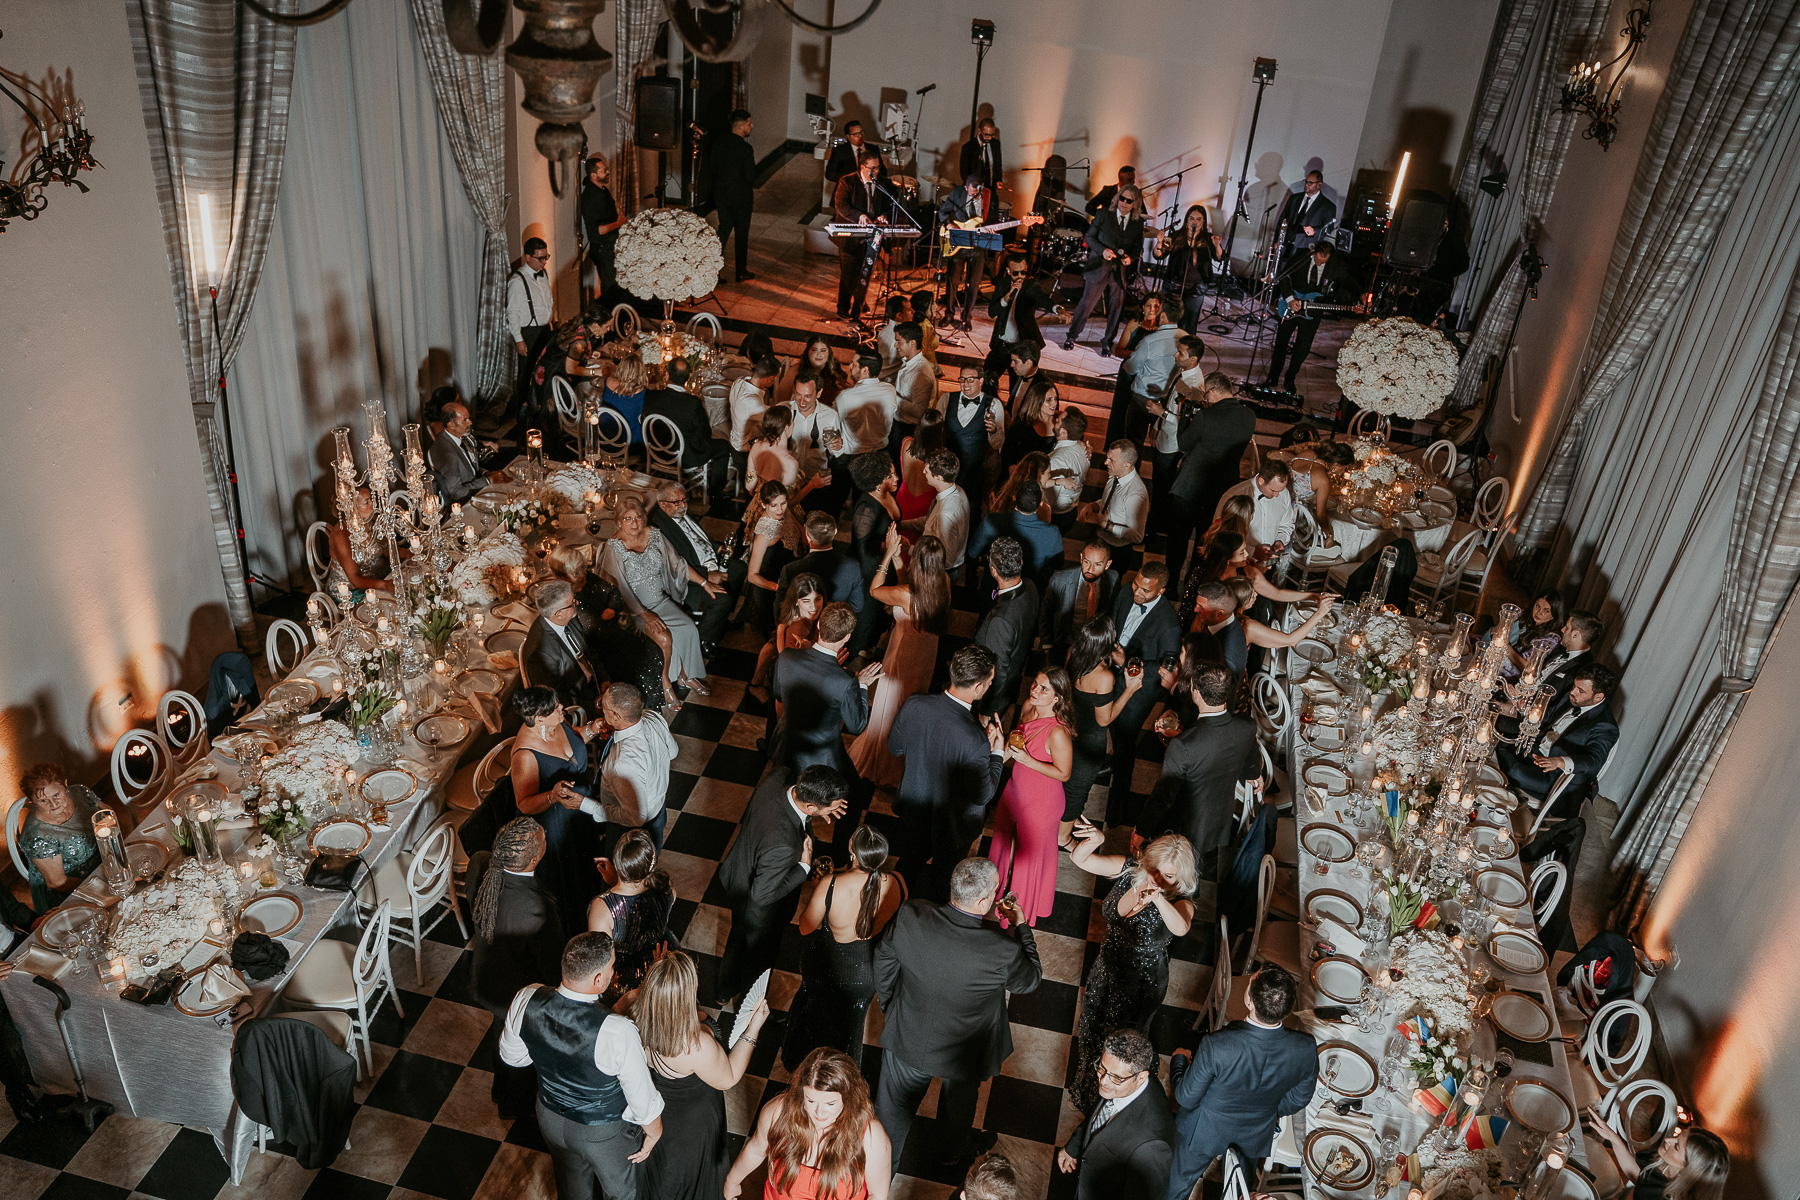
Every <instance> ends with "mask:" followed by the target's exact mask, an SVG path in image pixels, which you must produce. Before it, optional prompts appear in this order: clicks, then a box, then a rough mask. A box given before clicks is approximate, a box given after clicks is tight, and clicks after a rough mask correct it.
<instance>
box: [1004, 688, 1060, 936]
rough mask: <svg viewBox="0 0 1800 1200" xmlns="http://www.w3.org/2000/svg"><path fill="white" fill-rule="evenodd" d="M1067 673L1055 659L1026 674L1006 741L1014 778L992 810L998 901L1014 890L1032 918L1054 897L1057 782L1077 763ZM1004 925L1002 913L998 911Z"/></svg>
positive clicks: (1033, 921) (1025, 916) (1021, 910)
mask: <svg viewBox="0 0 1800 1200" xmlns="http://www.w3.org/2000/svg"><path fill="white" fill-rule="evenodd" d="M1071 690H1072V689H1071V685H1070V683H1069V673H1068V672H1067V671H1065V670H1063V669H1062V668H1061V667H1048V668H1046V669H1044V670H1042V671H1039V672H1038V674H1037V678H1036V679H1034V680H1032V682H1031V692H1030V694H1029V695H1028V696H1027V697H1026V700H1025V710H1024V712H1022V713H1020V714H1019V726H1018V728H1017V729H1015V730H1013V734H1012V737H1011V739H1009V741H1008V742H1007V746H1006V758H1007V761H1009V762H1011V763H1012V764H1013V772H1012V779H1011V780H1009V781H1008V782H1007V785H1006V790H1005V791H1004V792H1003V793H1001V796H1000V808H999V811H997V812H996V813H995V814H994V840H993V843H992V845H990V846H989V848H988V857H989V858H991V859H992V860H993V861H994V865H995V866H997V867H999V868H1000V891H999V894H998V895H996V896H995V900H996V901H998V900H999V898H1000V897H1001V896H1004V895H1005V894H1006V893H1007V892H1009V891H1010V892H1014V893H1017V895H1018V897H1019V913H1020V915H1021V919H1023V920H1024V922H1025V924H1027V925H1036V924H1037V921H1038V918H1039V917H1047V916H1049V915H1050V910H1051V909H1052V908H1053V907H1054V906H1055V904H1056V861H1057V859H1056V851H1057V829H1058V826H1059V824H1060V822H1061V821H1062V815H1063V803H1064V801H1063V784H1064V783H1066V782H1067V781H1068V778H1069V776H1070V775H1071V774H1072V773H1073V772H1074V769H1075V735H1074V708H1073V701H1072V699H1071ZM1000 924H1001V926H1002V927H1005V925H1006V918H1005V917H1001V918H1000Z"/></svg>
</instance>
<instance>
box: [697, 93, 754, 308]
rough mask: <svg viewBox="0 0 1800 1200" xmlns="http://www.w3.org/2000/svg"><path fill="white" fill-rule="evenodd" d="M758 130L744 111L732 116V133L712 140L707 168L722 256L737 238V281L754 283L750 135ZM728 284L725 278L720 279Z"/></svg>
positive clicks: (752, 160)
mask: <svg viewBox="0 0 1800 1200" xmlns="http://www.w3.org/2000/svg"><path fill="white" fill-rule="evenodd" d="M755 127H756V126H755V124H754V123H753V122H752V121H751V120H750V114H749V113H748V112H747V111H746V110H744V109H741V108H738V109H733V110H732V113H731V132H730V133H722V134H720V135H719V136H718V137H717V138H715V139H713V144H712V158H711V161H710V162H709V164H708V166H709V167H710V170H711V175H712V198H713V207H715V208H717V209H718V210H719V253H721V254H723V253H724V252H725V243H727V242H729V241H730V240H731V235H732V234H733V233H735V234H737V250H736V253H737V281H738V282H739V283H743V282H744V281H745V280H747V279H755V278H756V276H754V275H752V274H751V273H750V269H749V262H750V210H751V209H752V208H754V207H755V206H756V151H754V150H752V149H751V148H750V142H749V141H748V140H747V139H748V138H749V137H750V131H751V130H752V129H754V128H755ZM719 282H720V283H723V282H725V276H724V275H723V274H721V275H720V276H719Z"/></svg>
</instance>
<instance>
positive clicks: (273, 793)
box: [259, 721, 357, 820]
mask: <svg viewBox="0 0 1800 1200" xmlns="http://www.w3.org/2000/svg"><path fill="white" fill-rule="evenodd" d="M356 754H357V749H356V739H355V738H354V737H352V736H351V735H350V731H349V730H348V729H346V728H345V727H344V726H343V725H341V724H340V723H338V722H337V721H320V722H318V723H316V724H313V725H306V726H302V727H301V729H300V731H299V732H298V733H296V734H295V735H294V740H293V741H291V742H289V743H288V744H287V747H286V748H285V749H283V750H281V751H280V752H279V753H277V754H276V755H275V757H274V758H272V759H270V760H269V765H268V768H267V769H266V770H265V771H264V772H263V786H264V787H265V788H266V789H267V794H266V796H265V798H264V800H263V804H264V806H265V807H266V806H268V805H271V804H272V805H275V806H277V807H278V808H280V809H282V810H283V811H284V812H293V811H294V809H293V803H298V805H299V810H298V811H299V813H300V814H303V815H304V816H306V818H307V819H308V820H311V819H312V818H314V817H316V816H317V815H318V814H319V813H321V812H323V811H324V809H325V806H326V805H327V804H329V803H330V802H331V797H332V796H333V795H335V794H336V791H337V789H338V788H339V787H341V786H342V783H343V774H344V771H345V769H346V768H347V767H349V765H350V764H351V763H352V762H354V761H355V760H356ZM260 815H261V814H260V810H259V816H260Z"/></svg>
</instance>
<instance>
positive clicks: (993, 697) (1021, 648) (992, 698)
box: [975, 537, 1038, 717]
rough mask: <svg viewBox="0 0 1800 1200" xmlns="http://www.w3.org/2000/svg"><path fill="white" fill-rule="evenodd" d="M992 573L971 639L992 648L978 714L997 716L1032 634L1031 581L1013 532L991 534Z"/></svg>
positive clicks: (1013, 690)
mask: <svg viewBox="0 0 1800 1200" xmlns="http://www.w3.org/2000/svg"><path fill="white" fill-rule="evenodd" d="M987 559H988V571H989V573H990V574H992V575H993V577H994V589H995V592H994V606H993V607H992V608H990V609H988V610H987V612H986V614H984V615H983V616H982V618H981V624H980V625H978V626H976V628H975V644H976V645H978V646H986V647H987V648H988V649H989V650H992V651H993V652H994V684H993V686H992V687H990V688H988V690H987V695H985V696H983V697H982V698H981V703H980V704H978V705H976V706H975V711H976V712H978V713H980V714H981V715H982V716H984V717H997V716H1000V715H1001V714H1002V713H1004V712H1005V711H1006V710H1007V709H1008V708H1009V707H1011V705H1012V702H1013V701H1014V700H1015V699H1017V698H1018V694H1019V680H1020V678H1021V677H1022V676H1023V675H1024V674H1025V660H1026V658H1027V657H1029V656H1030V654H1031V640H1032V638H1033V637H1035V636H1036V635H1037V626H1038V594H1037V584H1035V583H1033V582H1032V581H1031V580H1029V579H1026V578H1025V548H1024V547H1023V546H1021V545H1020V544H1019V540H1018V539H1017V538H1011V537H1000V538H995V539H994V541H993V544H992V545H990V546H989V547H988V551H987Z"/></svg>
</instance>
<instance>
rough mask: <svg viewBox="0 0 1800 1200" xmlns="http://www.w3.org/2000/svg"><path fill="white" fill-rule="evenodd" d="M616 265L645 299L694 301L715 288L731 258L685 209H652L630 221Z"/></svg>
mask: <svg viewBox="0 0 1800 1200" xmlns="http://www.w3.org/2000/svg"><path fill="white" fill-rule="evenodd" d="M613 264H614V268H615V270H617V272H618V276H619V283H620V285H621V286H623V287H624V288H625V290H626V291H628V292H630V293H631V294H632V295H634V296H639V297H641V298H643V299H645V300H665V301H675V300H692V299H694V298H695V297H697V296H704V295H706V294H707V293H709V292H711V291H712V290H713V287H714V286H715V285H716V284H717V282H718V278H719V272H720V271H722V270H724V269H725V257H724V255H722V254H721V253H720V252H719V235H718V234H717V233H716V232H715V231H714V230H713V227H712V226H710V225H708V224H707V223H706V222H705V221H703V220H701V219H700V218H699V217H697V216H695V215H694V214H693V213H691V212H688V211H687V210H686V209H681V208H652V209H648V210H646V211H644V212H641V213H639V214H638V215H637V216H635V217H633V218H631V220H629V221H627V222H625V227H624V228H623V229H621V230H619V244H618V250H617V253H616V254H615V256H614V259H613Z"/></svg>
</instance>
